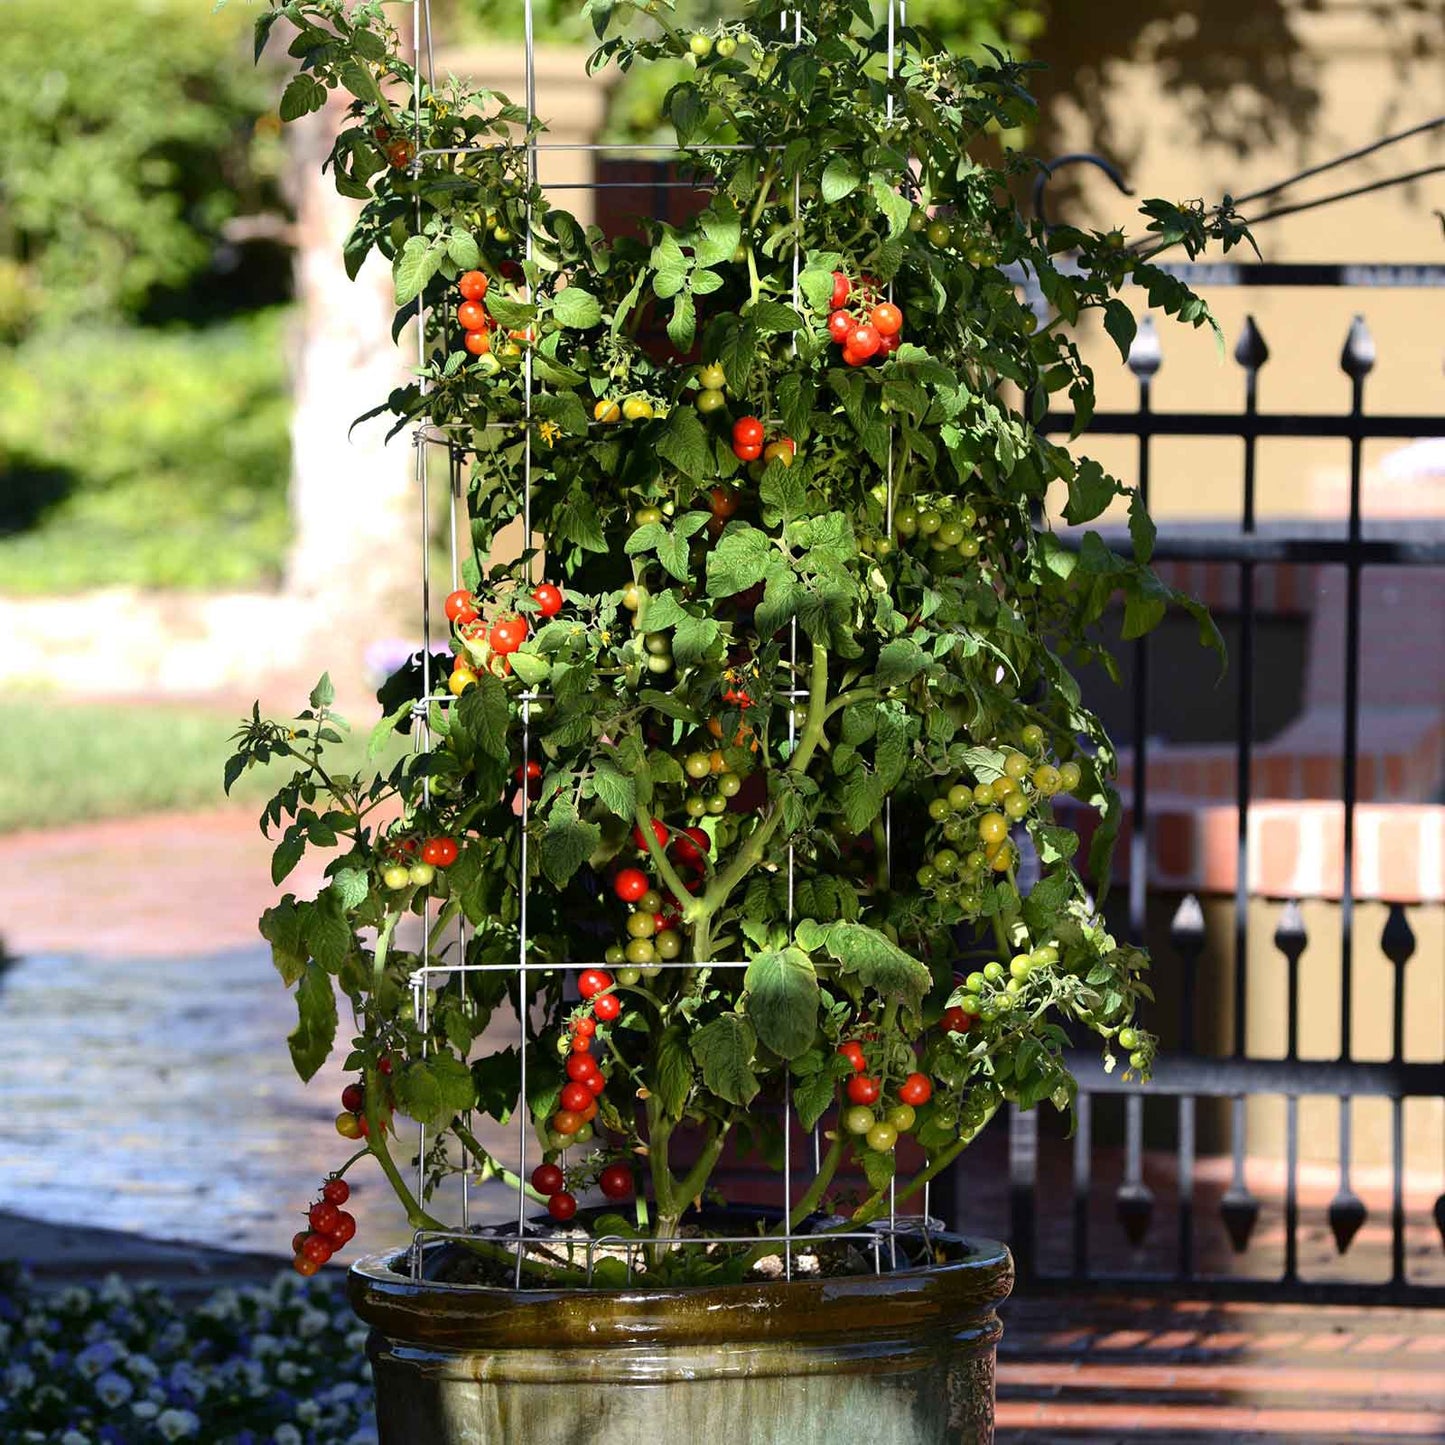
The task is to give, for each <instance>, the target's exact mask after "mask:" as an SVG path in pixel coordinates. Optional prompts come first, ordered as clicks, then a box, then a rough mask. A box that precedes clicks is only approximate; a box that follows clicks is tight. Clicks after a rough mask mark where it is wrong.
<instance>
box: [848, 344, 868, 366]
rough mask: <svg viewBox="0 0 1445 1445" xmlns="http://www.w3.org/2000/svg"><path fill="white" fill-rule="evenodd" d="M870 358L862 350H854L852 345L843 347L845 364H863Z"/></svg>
mask: <svg viewBox="0 0 1445 1445" xmlns="http://www.w3.org/2000/svg"><path fill="white" fill-rule="evenodd" d="M867 360H868V358H867V357H866V356H864V355H863V353H862V352H861V351H854V350H853V348H852V347H851V346H845V347H844V348H843V364H844V365H845V366H862V365H863V364H864V363H865V362H866V361H867Z"/></svg>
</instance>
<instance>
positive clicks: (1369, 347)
mask: <svg viewBox="0 0 1445 1445" xmlns="http://www.w3.org/2000/svg"><path fill="white" fill-rule="evenodd" d="M1374 369H1375V338H1374V337H1373V336H1372V335H1371V334H1370V328H1369V327H1368V326H1366V325H1365V318H1364V317H1363V316H1356V317H1355V319H1354V320H1353V321H1351V322H1350V331H1349V335H1348V336H1346V337H1345V349H1344V350H1343V351H1342V352H1341V353H1340V370H1341V371H1343V372H1344V373H1345V375H1346V376H1348V377H1350V378H1351V380H1353V381H1359V380H1361V379H1362V378H1364V377H1366V376H1368V375H1369V374H1370V373H1371V372H1372V371H1373V370H1374Z"/></svg>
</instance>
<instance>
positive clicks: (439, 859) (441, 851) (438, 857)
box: [421, 838, 458, 868]
mask: <svg viewBox="0 0 1445 1445" xmlns="http://www.w3.org/2000/svg"><path fill="white" fill-rule="evenodd" d="M457 852H458V849H457V844H456V839H455V838H428V839H427V840H426V842H425V843H423V844H422V845H421V857H422V862H423V863H430V864H431V865H432V867H433V868H450V867H451V866H452V864H453V863H455V862H456V861H457Z"/></svg>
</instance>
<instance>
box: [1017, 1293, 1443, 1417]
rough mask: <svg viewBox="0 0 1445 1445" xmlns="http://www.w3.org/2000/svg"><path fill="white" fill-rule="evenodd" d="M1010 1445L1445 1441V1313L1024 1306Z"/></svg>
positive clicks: (1058, 1303) (1196, 1305) (1120, 1303)
mask: <svg viewBox="0 0 1445 1445" xmlns="http://www.w3.org/2000/svg"><path fill="white" fill-rule="evenodd" d="M998 1425H999V1442H1000V1445H1052V1442H1060V1445H1062V1442H1073V1445H1186V1442H1188V1445H1224V1442H1226V1441H1229V1442H1235V1445H1258V1442H1266V1441H1273V1442H1289V1445H1347V1442H1348V1445H1384V1442H1387V1441H1420V1440H1435V1441H1445V1311H1430V1310H1415V1311H1401V1310H1387V1309H1368V1310H1365V1309H1327V1308H1317V1307H1306V1306H1299V1305H1254V1304H1249V1305H1246V1304H1214V1303H1206V1302H1200V1301H1175V1302H1158V1301H1138V1302H1131V1301H1128V1300H1118V1299H1096V1300H1083V1299H1080V1300H1073V1299H1048V1300H1043V1299H1020V1300H1016V1301H1013V1302H1011V1303H1010V1304H1009V1305H1008V1306H1006V1310H1005V1334H1004V1340H1003V1345H1002V1348H1001V1350H1000V1357H999V1405H998Z"/></svg>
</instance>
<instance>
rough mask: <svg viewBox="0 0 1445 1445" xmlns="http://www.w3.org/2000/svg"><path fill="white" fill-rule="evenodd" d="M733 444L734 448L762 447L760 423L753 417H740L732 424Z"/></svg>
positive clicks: (761, 425)
mask: <svg viewBox="0 0 1445 1445" xmlns="http://www.w3.org/2000/svg"><path fill="white" fill-rule="evenodd" d="M733 444H734V446H735V447H760V446H762V444H763V424H762V422H760V421H759V420H758V419H757V417H755V416H740V417H739V418H738V419H737V420H736V421H735V422H734V423H733Z"/></svg>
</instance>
